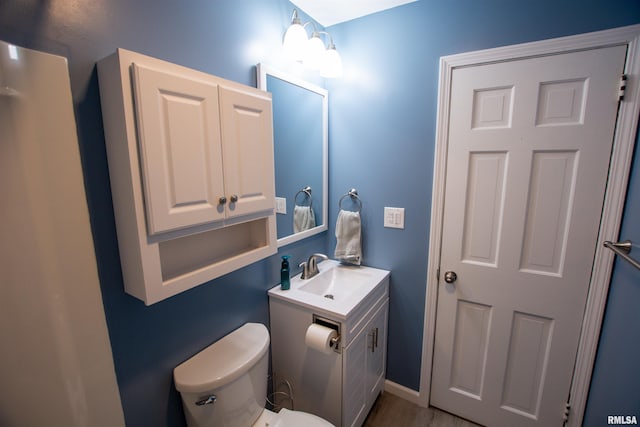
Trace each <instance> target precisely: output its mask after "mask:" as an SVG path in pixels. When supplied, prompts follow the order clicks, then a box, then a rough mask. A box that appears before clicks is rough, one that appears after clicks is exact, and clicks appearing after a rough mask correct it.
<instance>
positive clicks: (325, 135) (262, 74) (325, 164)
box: [256, 64, 329, 248]
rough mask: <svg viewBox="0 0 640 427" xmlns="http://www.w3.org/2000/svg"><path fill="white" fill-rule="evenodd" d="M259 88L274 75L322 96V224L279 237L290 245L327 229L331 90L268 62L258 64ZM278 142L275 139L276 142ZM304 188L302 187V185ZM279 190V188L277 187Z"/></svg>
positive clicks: (279, 244) (264, 88) (265, 89)
mask: <svg viewBox="0 0 640 427" xmlns="http://www.w3.org/2000/svg"><path fill="white" fill-rule="evenodd" d="M256 72H257V81H258V89H261V90H264V91H267V92H268V91H269V90H268V88H267V76H272V77H275V78H277V79H280V80H283V81H285V82H287V83H291V84H292V85H295V86H299V87H301V88H303V89H306V90H308V91H311V92H315V93H317V94H318V95H320V96H322V186H323V192H322V213H321V215H322V224H321V225H318V226H316V227H314V228H311V229H309V230H305V231H301V232H299V233H293V234H290V235H289V236H285V237H281V238H279V239H278V247H279V248H280V247H282V246H285V245H288V244H290V243H293V242H297V241H299V240H302V239H305V238H307V237H310V236H313V235H316V234H319V233H322V232H323V231H327V230H328V229H329V227H328V221H329V214H328V212H329V207H328V202H329V171H328V170H329V161H328V158H329V91H328V90H327V89H325V88H322V87H320V86H317V85H315V84H313V83H310V82H307V81H305V80H303V79H302V78H300V77H297V76H294V75H291V74H288V73H286V72H283V71H280V70H277V69H275V68H273V67H271V66H269V65H266V64H258V65H257V66H256ZM276 143H277V142H276V141H274V144H276ZM301 188H302V187H301ZM276 190H277V189H276ZM276 215H277V214H276Z"/></svg>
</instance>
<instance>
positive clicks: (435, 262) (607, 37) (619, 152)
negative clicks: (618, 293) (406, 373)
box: [407, 26, 640, 426]
mask: <svg viewBox="0 0 640 427" xmlns="http://www.w3.org/2000/svg"><path fill="white" fill-rule="evenodd" d="M638 34H640V26H632V27H625V28H620V29H614V30H607V31H601V32H597V33H591V34H585V35H580V36H571V37H565V38H561V39H554V40H548V41H542V42H535V43H527V44H524V45H516V46H509V47H505V48H498V49H490V50H487V51H479V52H471V53H467V54H461V55H454V56H450V57H444V58H442V59H441V69H440V75H441V76H440V92H439V113H438V129H437V145H436V156H435V169H434V191H433V205H432V216H431V230H432V232H431V236H430V243H429V252H430V256H429V266H428V287H427V297H426V307H425V308H426V309H425V327H424V339H423V358H422V375H421V387H420V392H419V393H418V394H417V395H416V396H415V397H414V400H415V401H416V402H418V403H420V404H421V405H423V406H427V405H428V403H429V399H430V389H431V362H432V355H433V351H434V335H435V327H434V325H435V306H436V295H437V286H438V285H437V283H438V282H437V275H436V273H437V270H438V267H439V263H440V256H439V250H440V249H439V248H440V245H441V240H442V236H441V230H442V224H443V211H442V207H443V203H444V182H445V179H444V178H445V159H446V153H447V149H448V124H449V117H448V111H449V101H450V93H451V81H452V75H453V71H454V70H455V69H457V68H460V67H466V66H472V65H480V64H486V63H492V62H497V61H507V60H513V59H519V58H528V57H535V56H543V55H549V54H555V53H560V52H570V51H576V50H582V49H592V48H596V47H602V46H610V45H625V46H628V47H629V52H628V57H627V65H626V70H625V73H626V74H627V76H628V82H627V93H626V98H625V101H624V102H623V103H622V105H621V108H620V112H619V116H618V122H617V128H616V133H615V140H614V147H613V152H612V166H611V169H610V171H609V186H608V189H607V193H606V196H605V202H604V209H603V215H602V220H601V225H600V230H601V233H600V236H599V238H598V245H597V250H596V256H595V261H594V270H593V274H592V278H591V286H590V290H589V297H588V300H587V305H586V310H585V315H584V321H583V325H582V335H581V338H580V341H579V348H578V354H577V359H576V366H575V370H574V380H573V383H572V386H571V396H572V399H571V400H572V401H571V405H572V408H573V409H572V416H571V417H570V418H569V425H574V426H577V425H580V424H581V422H582V415H583V412H584V407H585V404H586V399H587V393H588V385H589V381H590V377H591V370H592V367H593V360H594V358H595V351H596V348H597V339H598V334H599V329H600V324H601V322H602V315H603V311H604V305H605V303H606V293H607V287H608V281H609V277H610V273H611V267H612V259H613V256H612V255H611V254H609V253H608V251H603V250H601V242H602V241H603V240H606V239H607V238H615V236H617V233H618V230H619V226H620V219H621V213H622V209H623V204H624V195H625V191H626V183H627V181H628V174H629V169H630V162H631V156H632V150H633V145H634V141H635V130H636V126H637V118H638V110H639V109H638V100H639V99H640V92H639V88H638V84H637V80H638V74H639V72H640V66H639V64H638V57H639V55H638V45H639V43H638ZM407 397H411V396H407Z"/></svg>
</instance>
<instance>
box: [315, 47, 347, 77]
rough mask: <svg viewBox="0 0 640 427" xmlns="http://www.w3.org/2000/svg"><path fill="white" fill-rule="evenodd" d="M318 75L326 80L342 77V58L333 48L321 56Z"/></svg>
mask: <svg viewBox="0 0 640 427" xmlns="http://www.w3.org/2000/svg"><path fill="white" fill-rule="evenodd" d="M320 75H321V76H322V77H327V78H337V77H342V58H340V54H339V53H338V51H337V50H336V48H335V46H331V47H330V48H329V49H327V50H326V51H325V53H324V55H323V59H322V67H320Z"/></svg>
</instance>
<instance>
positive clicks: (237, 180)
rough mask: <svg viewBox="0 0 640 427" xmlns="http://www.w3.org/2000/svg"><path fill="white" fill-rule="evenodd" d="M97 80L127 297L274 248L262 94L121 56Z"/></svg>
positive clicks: (181, 284)
mask: <svg viewBox="0 0 640 427" xmlns="http://www.w3.org/2000/svg"><path fill="white" fill-rule="evenodd" d="M98 77H99V83H100V97H101V102H102V112H103V119H104V127H105V138H106V147H107V156H108V161H109V175H110V179H111V189H112V195H113V203H114V211H115V216H116V227H117V231H118V244H119V248H120V258H121V263H122V269H123V275H124V282H125V290H126V291H127V292H128V293H130V294H131V295H133V296H135V297H137V298H139V299H141V300H143V301H144V302H145V303H146V304H152V303H155V302H157V301H160V300H162V299H164V298H167V297H170V296H172V295H175V294H177V293H179V292H182V291H184V290H186V289H189V288H191V287H193V286H197V285H199V284H202V283H205V282H207V281H209V280H211V279H213V278H216V277H218V276H221V275H223V274H226V273H228V272H230V271H233V270H235V269H238V268H240V267H243V266H245V265H247V264H249V263H252V262H255V261H258V260H259V259H262V258H264V257H266V256H269V255H272V254H274V253H275V252H276V233H275V217H274V205H275V179H274V175H275V174H274V160H273V129H272V109H271V96H270V94H268V93H267V92H263V91H260V90H258V89H255V88H251V87H248V86H244V85H241V84H239V83H236V82H231V81H228V80H225V79H221V78H219V77H215V76H212V75H209V74H206V73H202V72H199V71H196V70H192V69H189V68H186V67H182V66H179V65H176V64H172V63H168V62H165V61H162V60H159V59H156V58H151V57H148V56H145V55H141V54H138V53H135V52H131V51H127V50H124V49H118V50H117V51H116V52H115V53H114V54H113V55H111V56H109V57H107V58H105V59H103V60H101V61H100V62H99V63H98Z"/></svg>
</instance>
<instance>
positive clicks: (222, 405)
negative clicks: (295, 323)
mask: <svg viewBox="0 0 640 427" xmlns="http://www.w3.org/2000/svg"><path fill="white" fill-rule="evenodd" d="M268 365H269V331H268V330H267V328H266V327H265V326H264V325H262V324H260V323H246V324H245V325H243V326H241V327H240V328H238V329H236V330H235V331H233V332H231V333H230V334H228V335H226V336H225V337H223V338H222V339H220V340H219V341H217V342H215V343H213V344H211V345H210V346H209V347H207V348H205V349H204V350H202V351H201V352H200V353H198V354H196V355H195V356H193V357H192V358H191V359H188V360H186V361H185V362H183V363H182V364H180V365H178V366H176V368H175V369H174V370H173V379H174V381H175V384H176V389H177V390H178V391H179V392H180V396H181V397H182V406H183V408H184V414H185V418H186V420H187V425H188V426H189V427H209V426H216V427H218V426H220V427H222V426H224V427H227V426H228V427H248V426H252V427H265V426H271V427H276V426H277V427H293V426H296V427H299V426H305V427H330V426H333V424H331V423H329V422H328V421H326V420H324V419H322V418H320V417H318V416H315V415H313V414H308V413H306V412H300V411H290V410H288V409H282V410H280V412H279V413H275V412H272V411H269V410H268V409H265V407H264V405H265V403H266V398H267V371H268Z"/></svg>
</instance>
